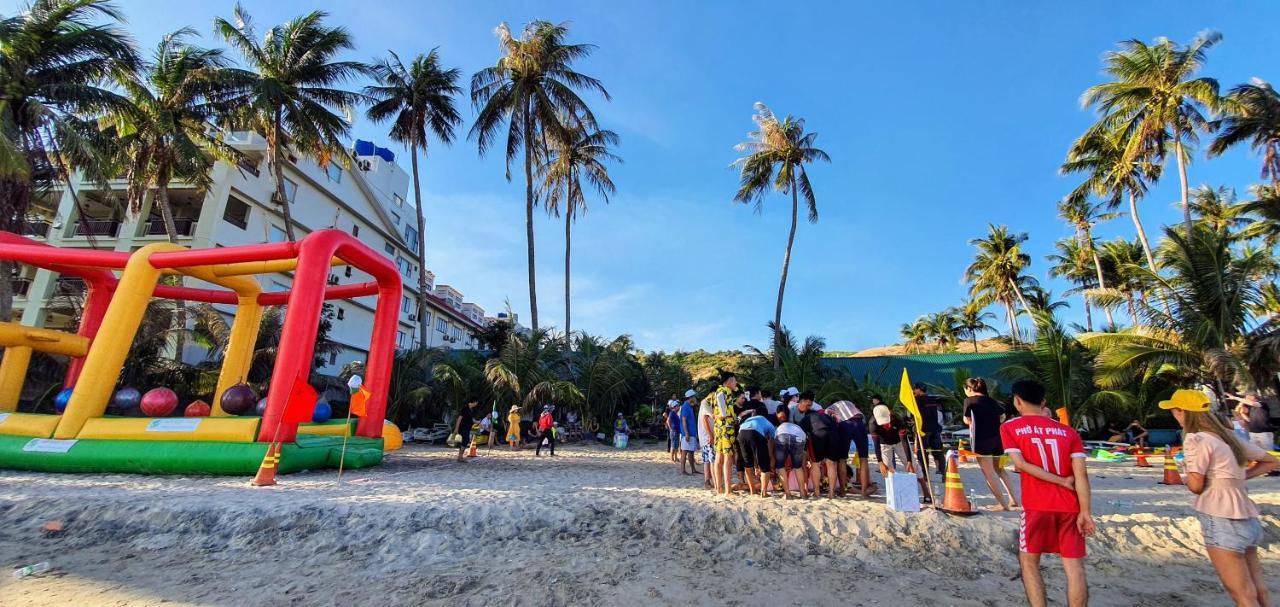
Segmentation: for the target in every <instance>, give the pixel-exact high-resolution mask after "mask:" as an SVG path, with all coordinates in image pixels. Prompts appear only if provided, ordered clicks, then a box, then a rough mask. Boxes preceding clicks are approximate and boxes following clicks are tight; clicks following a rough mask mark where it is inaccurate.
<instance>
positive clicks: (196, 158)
mask: <svg viewBox="0 0 1280 607" xmlns="http://www.w3.org/2000/svg"><path fill="white" fill-rule="evenodd" d="M194 34H195V31H194V30H192V29H190V28H183V29H180V30H177V31H175V32H172V33H170V34H168V35H166V36H164V37H163V38H162V39H161V40H160V43H159V44H157V45H156V49H155V52H154V54H153V55H152V58H151V61H150V62H149V63H148V64H147V65H146V66H144V67H145V72H143V73H142V74H139V75H137V76H133V77H130V78H127V79H125V80H124V81H123V82H122V83H121V87H122V88H123V89H124V91H125V92H126V93H127V94H128V96H129V102H130V103H129V105H128V106H126V107H124V108H120V109H118V110H117V111H115V112H113V113H112V114H110V115H109V116H107V117H106V119H105V120H104V121H103V123H104V125H106V126H107V127H108V128H109V129H110V131H109V132H110V133H111V134H112V135H114V136H115V137H117V138H118V144H119V147H120V151H121V154H122V157H123V158H124V159H125V164H126V165H127V167H128V168H127V176H126V181H127V182H128V190H127V195H126V197H127V199H128V204H129V209H130V211H131V212H134V213H137V212H139V211H140V210H141V209H142V204H143V199H144V197H145V196H146V194H147V193H148V192H149V191H154V192H155V206H156V207H157V208H158V209H159V210H160V217H161V219H162V220H163V222H164V229H165V234H166V235H168V237H169V242H177V241H178V229H177V226H176V225H175V224H174V220H173V209H172V207H170V205H169V183H170V182H171V181H173V180H174V179H177V180H180V181H184V182H187V183H189V184H191V185H193V186H195V187H197V188H201V189H204V188H207V187H209V186H210V185H211V183H212V181H211V179H210V177H209V171H210V169H212V168H213V162H214V159H215V157H216V158H223V159H233V158H235V157H236V156H237V155H238V154H237V153H236V151H235V150H233V149H232V148H231V147H230V146H227V145H226V144H225V143H223V142H222V140H221V138H220V137H219V136H218V134H217V133H216V131H213V130H211V129H210V125H211V124H212V123H213V122H214V121H215V120H217V119H218V117H219V116H221V115H222V113H223V112H224V110H225V107H224V106H222V105H221V103H220V101H221V97H222V96H223V94H224V93H225V92H226V89H227V86H228V81H229V79H230V78H229V72H228V70H227V69H226V67H227V61H226V59H225V58H223V56H222V51H221V50H217V49H205V48H200V47H198V46H193V45H190V44H187V43H186V41H185V39H186V38H187V37H188V36H191V35H194Z"/></svg>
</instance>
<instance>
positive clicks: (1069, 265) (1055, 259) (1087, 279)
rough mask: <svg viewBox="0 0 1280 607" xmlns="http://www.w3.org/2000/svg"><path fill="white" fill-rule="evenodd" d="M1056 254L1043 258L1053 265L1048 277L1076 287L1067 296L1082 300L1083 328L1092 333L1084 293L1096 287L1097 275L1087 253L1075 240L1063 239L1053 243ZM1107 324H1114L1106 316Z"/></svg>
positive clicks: (1091, 318)
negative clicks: (1066, 281) (1068, 282)
mask: <svg viewBox="0 0 1280 607" xmlns="http://www.w3.org/2000/svg"><path fill="white" fill-rule="evenodd" d="M1054 248H1055V249H1056V250H1057V252H1056V253H1051V254H1049V255H1047V256H1045V259H1047V260H1048V261H1049V262H1050V263H1052V264H1053V265H1052V266H1050V267H1049V276H1051V277H1053V278H1065V279H1067V280H1069V281H1071V282H1072V283H1073V284H1075V285H1076V286H1075V287H1074V288H1072V289H1071V290H1069V291H1067V292H1066V294H1067V295H1074V294H1077V293H1078V294H1079V295H1080V299H1082V300H1084V322H1085V327H1087V328H1088V329H1089V331H1093V314H1092V312H1091V310H1090V305H1089V297H1088V296H1087V295H1086V293H1088V292H1089V290H1090V289H1092V288H1094V287H1095V286H1097V284H1098V283H1097V282H1096V280H1097V274H1096V273H1095V272H1094V268H1093V266H1092V264H1091V263H1090V261H1091V260H1090V259H1089V252H1088V251H1087V250H1085V248H1084V247H1082V246H1080V241H1079V240H1077V239H1075V238H1063V239H1061V240H1059V241H1058V242H1056V243H1054ZM1107 322H1108V323H1110V324H1115V321H1114V320H1111V318H1110V316H1109V315H1108V318H1107Z"/></svg>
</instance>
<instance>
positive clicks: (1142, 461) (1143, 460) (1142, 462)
mask: <svg viewBox="0 0 1280 607" xmlns="http://www.w3.org/2000/svg"><path fill="white" fill-rule="evenodd" d="M1136 455H1137V457H1138V463H1137V466H1138V467H1139V468H1150V467H1151V463H1150V462H1148V461H1147V454H1146V453H1145V452H1143V451H1142V447H1138V453H1137V454H1136Z"/></svg>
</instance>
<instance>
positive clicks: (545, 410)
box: [533, 405, 556, 457]
mask: <svg viewBox="0 0 1280 607" xmlns="http://www.w3.org/2000/svg"><path fill="white" fill-rule="evenodd" d="M552 411H555V407H553V406H551V405H545V406H543V407H542V414H541V415H539V416H538V434H539V435H541V436H542V439H541V440H539V441H538V447H537V448H536V449H534V450H533V456H534V457H541V456H542V448H543V447H544V446H545V447H547V448H549V449H550V450H551V457H555V456H556V430H555V426H556V420H555V418H554V417H553V416H552Z"/></svg>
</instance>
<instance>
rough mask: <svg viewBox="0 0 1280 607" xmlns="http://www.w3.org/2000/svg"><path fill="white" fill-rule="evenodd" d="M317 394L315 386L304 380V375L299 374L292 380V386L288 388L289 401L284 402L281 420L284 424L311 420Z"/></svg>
mask: <svg viewBox="0 0 1280 607" xmlns="http://www.w3.org/2000/svg"><path fill="white" fill-rule="evenodd" d="M317 400H319V395H317V394H316V390H315V388H312V387H311V384H308V383H307V382H306V376H305V375H303V374H299V375H298V378H297V379H295V380H293V388H291V389H290V390H289V402H288V403H286V404H285V407H284V416H283V417H282V418H281V421H282V422H284V423H286V424H301V423H303V422H309V421H311V415H312V414H313V413H315V409H316V401H317Z"/></svg>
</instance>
